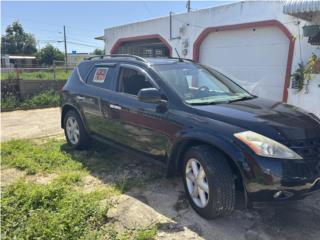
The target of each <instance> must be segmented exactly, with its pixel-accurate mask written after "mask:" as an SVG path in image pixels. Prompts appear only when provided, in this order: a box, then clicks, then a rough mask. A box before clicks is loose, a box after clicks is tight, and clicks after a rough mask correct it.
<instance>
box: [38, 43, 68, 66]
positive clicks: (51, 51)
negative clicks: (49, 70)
mask: <svg viewBox="0 0 320 240" xmlns="http://www.w3.org/2000/svg"><path fill="white" fill-rule="evenodd" d="M36 57H37V60H38V62H39V63H40V64H46V65H52V63H53V60H56V61H64V54H63V53H62V52H61V51H60V50H59V49H58V48H55V47H54V46H52V45H51V44H47V45H46V46H45V47H44V48H42V49H41V50H40V51H39V52H38V53H37V54H36Z"/></svg>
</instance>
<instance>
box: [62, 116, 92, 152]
mask: <svg viewBox="0 0 320 240" xmlns="http://www.w3.org/2000/svg"><path fill="white" fill-rule="evenodd" d="M64 133H65V136H66V139H67V142H68V143H69V145H70V146H71V147H73V148H75V149H85V148H87V147H88V146H89V144H90V139H89V136H88V134H87V132H86V130H85V129H84V126H83V123H82V121H81V118H80V117H79V115H78V113H77V112H75V111H74V110H70V111H68V112H67V113H66V115H65V118H64Z"/></svg>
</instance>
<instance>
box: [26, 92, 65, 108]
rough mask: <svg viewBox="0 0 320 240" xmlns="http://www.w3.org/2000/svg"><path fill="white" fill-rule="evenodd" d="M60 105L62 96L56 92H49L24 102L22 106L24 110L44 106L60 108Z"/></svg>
mask: <svg viewBox="0 0 320 240" xmlns="http://www.w3.org/2000/svg"><path fill="white" fill-rule="evenodd" d="M59 103H60V96H59V94H58V92H57V91H54V90H48V91H44V92H42V93H40V94H38V95H35V96H33V97H31V98H28V99H26V100H24V101H23V102H22V103H21V105H20V106H21V107H22V108H33V107H42V106H51V107H57V106H59Z"/></svg>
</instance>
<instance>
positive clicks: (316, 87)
mask: <svg viewBox="0 0 320 240" xmlns="http://www.w3.org/2000/svg"><path fill="white" fill-rule="evenodd" d="M307 89H308V90H307V92H306V88H304V89H302V90H301V91H300V92H298V93H297V92H296V90H295V89H289V100H288V103H289V104H292V105H295V106H297V107H300V108H302V109H304V110H305V111H307V112H311V113H313V114H315V115H317V116H318V117H319V118H320V74H315V75H313V77H312V80H310V82H309V85H308V87H307Z"/></svg>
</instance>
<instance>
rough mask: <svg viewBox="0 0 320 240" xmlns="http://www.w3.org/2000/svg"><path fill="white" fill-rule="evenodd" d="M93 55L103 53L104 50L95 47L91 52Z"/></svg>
mask: <svg viewBox="0 0 320 240" xmlns="http://www.w3.org/2000/svg"><path fill="white" fill-rule="evenodd" d="M92 54H93V55H104V50H103V49H99V48H96V49H95V50H94V51H93V53H92Z"/></svg>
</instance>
